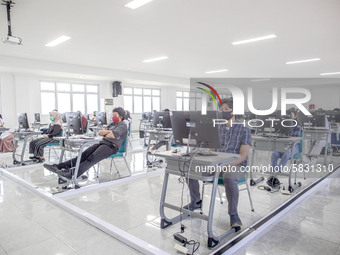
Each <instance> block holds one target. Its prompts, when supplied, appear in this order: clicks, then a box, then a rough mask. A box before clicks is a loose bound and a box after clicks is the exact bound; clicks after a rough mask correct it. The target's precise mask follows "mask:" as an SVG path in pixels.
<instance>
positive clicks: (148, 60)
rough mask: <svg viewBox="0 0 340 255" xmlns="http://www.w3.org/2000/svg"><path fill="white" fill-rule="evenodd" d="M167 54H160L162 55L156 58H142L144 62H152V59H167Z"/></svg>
mask: <svg viewBox="0 0 340 255" xmlns="http://www.w3.org/2000/svg"><path fill="white" fill-rule="evenodd" d="M167 58H168V57H167V56H162V57H158V58H150V59H145V60H143V62H144V63H149V62H154V61H159V60H163V59H167Z"/></svg>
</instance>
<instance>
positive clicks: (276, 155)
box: [271, 108, 301, 172]
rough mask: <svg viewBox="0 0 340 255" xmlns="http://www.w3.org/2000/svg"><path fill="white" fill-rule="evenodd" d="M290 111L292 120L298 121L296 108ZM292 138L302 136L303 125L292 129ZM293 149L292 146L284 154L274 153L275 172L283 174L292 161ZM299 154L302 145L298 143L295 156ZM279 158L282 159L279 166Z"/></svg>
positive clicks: (272, 162)
mask: <svg viewBox="0 0 340 255" xmlns="http://www.w3.org/2000/svg"><path fill="white" fill-rule="evenodd" d="M289 111H290V116H291V118H292V119H294V120H296V121H297V118H296V116H297V115H296V110H295V109H294V108H291V109H289ZM290 136H295V137H299V136H301V125H300V124H299V123H298V124H297V125H296V126H295V127H293V128H292V133H291V134H290ZM291 148H292V146H290V147H289V149H287V151H286V152H284V153H282V152H278V151H274V152H273V153H272V157H271V164H272V167H273V170H275V171H277V170H279V171H280V172H282V169H283V167H284V166H285V165H286V164H287V162H288V160H290V158H291V154H292V153H291ZM299 152H300V143H297V144H295V147H294V155H295V154H297V153H299ZM279 158H281V160H280V164H279V165H277V161H278V159H279Z"/></svg>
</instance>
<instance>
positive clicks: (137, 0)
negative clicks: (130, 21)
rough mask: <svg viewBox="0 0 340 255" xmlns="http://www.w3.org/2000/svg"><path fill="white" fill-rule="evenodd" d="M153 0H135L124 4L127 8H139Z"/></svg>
mask: <svg viewBox="0 0 340 255" xmlns="http://www.w3.org/2000/svg"><path fill="white" fill-rule="evenodd" d="M151 1H152V0H133V1H131V2H130V3H128V4H126V5H124V6H125V7H127V8H130V9H137V8H138V7H141V6H143V5H145V4H147V3H149V2H151Z"/></svg>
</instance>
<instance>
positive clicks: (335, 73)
mask: <svg viewBox="0 0 340 255" xmlns="http://www.w3.org/2000/svg"><path fill="white" fill-rule="evenodd" d="M337 74H340V72H334V73H321V74H320V75H337Z"/></svg>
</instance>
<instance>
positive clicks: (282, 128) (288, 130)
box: [274, 115, 295, 136]
mask: <svg viewBox="0 0 340 255" xmlns="http://www.w3.org/2000/svg"><path fill="white" fill-rule="evenodd" d="M282 121H284V122H282ZM282 124H284V125H282ZM294 125H295V122H294V121H293V120H292V118H291V117H290V115H283V116H281V117H280V118H279V121H275V122H274V128H275V133H276V134H279V135H285V136H291V135H292V128H293V126H294Z"/></svg>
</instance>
